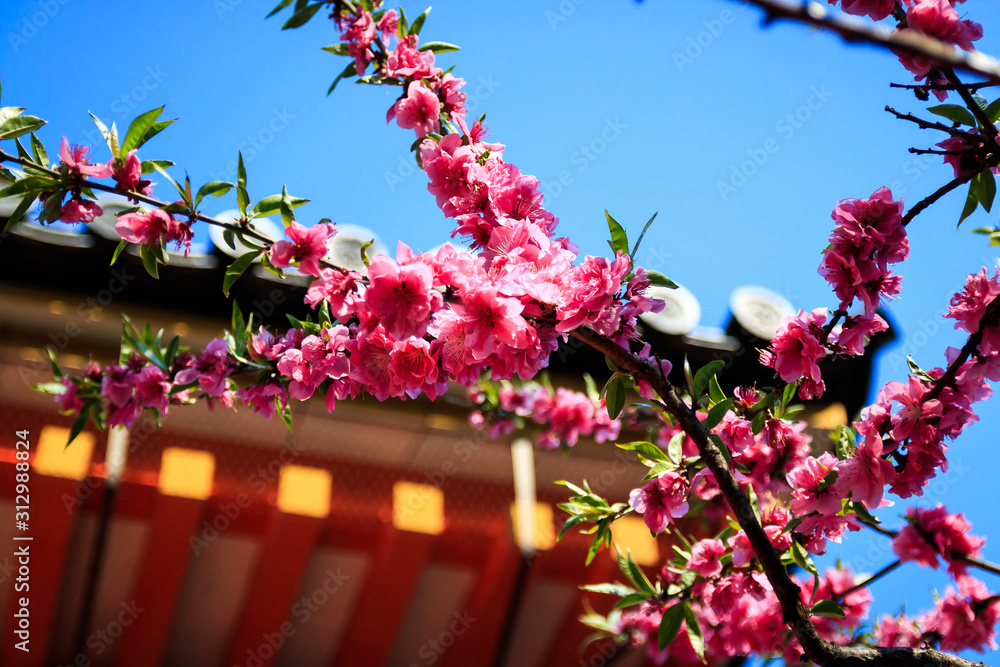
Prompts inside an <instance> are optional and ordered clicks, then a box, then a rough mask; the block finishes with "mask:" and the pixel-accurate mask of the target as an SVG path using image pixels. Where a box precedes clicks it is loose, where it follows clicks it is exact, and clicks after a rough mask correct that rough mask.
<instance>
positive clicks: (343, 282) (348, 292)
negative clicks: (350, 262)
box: [305, 268, 361, 322]
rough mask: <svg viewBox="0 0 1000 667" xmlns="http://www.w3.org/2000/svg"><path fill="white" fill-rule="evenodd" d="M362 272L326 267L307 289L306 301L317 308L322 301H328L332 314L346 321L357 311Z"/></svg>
mask: <svg viewBox="0 0 1000 667" xmlns="http://www.w3.org/2000/svg"><path fill="white" fill-rule="evenodd" d="M360 280H361V274H359V273H357V272H355V271H347V270H345V269H339V268H337V269H334V268H324V269H321V270H320V272H319V277H318V278H317V279H316V280H314V281H312V283H310V285H309V289H308V290H307V291H306V298H305V302H306V303H308V304H309V305H310V306H312V307H313V308H316V307H317V306H318V305H319V303H320V302H321V301H326V303H327V305H328V306H329V308H330V316H331V317H333V318H335V319H337V320H340V321H341V322H344V321H346V320H347V319H348V318H350V316H351V315H352V314H353V313H355V312H357V308H358V304H359V302H360V301H361V297H360V296H359V294H358V281H360Z"/></svg>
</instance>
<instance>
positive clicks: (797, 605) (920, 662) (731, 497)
mask: <svg viewBox="0 0 1000 667" xmlns="http://www.w3.org/2000/svg"><path fill="white" fill-rule="evenodd" d="M570 335H571V336H573V337H574V338H576V339H578V340H581V341H583V342H584V343H586V344H588V345H590V346H591V347H593V348H594V349H596V350H598V351H599V352H603V353H604V354H605V355H607V356H608V357H609V358H610V359H611V360H612V361H614V362H615V363H616V364H617V365H618V368H619V369H620V370H621V371H623V372H625V373H629V374H631V375H632V376H633V377H635V379H637V380H642V381H643V382H647V383H648V384H650V385H651V386H652V387H654V388H655V389H656V391H657V393H658V394H659V395H660V397H661V398H662V400H663V405H664V407H665V408H666V409H667V410H668V411H669V412H670V414H672V415H673V416H674V417H675V418H676V419H677V423H678V425H680V427H681V428H682V429H683V430H684V431H685V432H686V433H687V434H688V435H689V436H690V437H691V439H692V440H694V442H695V443H696V444H697V446H698V451H699V453H700V454H701V457H702V460H704V461H705V464H706V465H707V466H708V468H709V470H711V471H712V474H714V475H715V479H716V481H717V482H718V484H719V489H720V491H721V492H722V495H723V496H724V497H725V498H726V501H727V502H728V503H729V507H730V508H731V509H732V511H733V514H734V515H735V517H736V520H737V521H738V522H739V524H740V527H741V528H742V529H743V530H744V531H745V532H746V535H747V538H748V539H749V541H750V545H751V546H752V547H753V550H754V553H755V554H756V556H757V559H758V561H759V562H760V564H761V566H762V567H763V569H764V574H765V575H766V576H767V578H768V581H770V582H771V586H772V588H773V589H774V593H775V596H776V597H777V598H778V601H779V603H780V604H781V611H782V620H783V621H784V622H785V623H786V624H787V625H788V626H789V627H790V628H791V630H792V632H793V633H794V634H795V636H796V638H798V640H799V643H800V644H801V646H802V649H803V651H804V652H805V654H806V655H807V656H808V657H809V659H810V660H812V661H813V662H815V663H816V664H818V665H820V666H821V667H834V666H836V667H876V666H882V665H895V666H898V667H928V666H935V667H974V666H977V665H983V663H975V662H972V661H970V660H965V659H963V658H959V657H957V656H953V655H949V654H947V653H942V652H940V651H936V650H933V649H909V648H868V647H863V646H852V647H846V646H839V645H837V644H833V643H831V642H828V641H825V640H824V639H823V638H822V637H820V636H819V633H818V632H817V631H816V627H815V626H814V625H813V624H812V622H811V621H810V620H809V612H808V611H807V610H806V607H805V604H804V603H803V602H802V598H801V595H800V589H799V587H798V585H796V584H795V582H794V581H792V579H791V578H790V577H789V576H788V572H787V571H786V570H785V566H784V565H783V564H782V562H781V557H780V556H779V554H778V552H777V551H776V550H775V549H774V547H773V546H772V545H771V541H770V539H769V538H768V537H767V534H766V533H764V529H763V528H762V527H761V525H760V522H759V521H758V519H757V515H756V513H755V512H754V510H753V507H752V506H751V504H750V500H749V499H748V498H747V496H746V494H745V493H743V490H742V489H741V488H740V486H739V483H738V482H737V481H736V478H735V477H734V476H733V474H732V472H731V471H730V469H729V464H728V463H727V461H726V458H725V457H724V456H723V454H722V452H721V451H720V450H719V448H718V447H717V446H716V444H715V442H714V441H713V440H712V438H711V435H710V434H709V432H708V430H707V429H706V428H705V426H704V425H703V424H702V423H701V421H700V420H699V419H698V416H697V415H696V414H695V413H694V411H692V410H691V408H690V406H688V405H687V404H686V403H684V401H683V400H681V398H680V396H678V394H677V392H676V390H675V389H674V387H673V385H671V384H670V381H669V380H668V379H667V378H666V377H664V375H663V373H662V372H661V370H660V369H659V368H658V367H657V366H655V365H654V364H653V363H651V362H650V361H648V360H645V359H639V358H638V357H636V356H635V355H633V354H632V353H631V352H629V351H628V350H626V349H625V348H622V347H620V346H619V345H617V344H616V343H614V342H612V341H611V340H609V339H607V338H605V337H603V336H601V335H599V334H597V333H596V332H594V331H593V330H591V329H586V328H581V329H576V330H574V331H572V332H570Z"/></svg>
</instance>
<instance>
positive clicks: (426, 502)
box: [392, 482, 444, 535]
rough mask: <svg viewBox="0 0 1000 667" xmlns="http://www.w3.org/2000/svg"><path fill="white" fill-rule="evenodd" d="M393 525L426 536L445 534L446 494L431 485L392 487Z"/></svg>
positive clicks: (410, 484) (397, 483) (411, 484)
mask: <svg viewBox="0 0 1000 667" xmlns="http://www.w3.org/2000/svg"><path fill="white" fill-rule="evenodd" d="M392 525H393V526H395V527H396V528H397V529H399V530H408V531H410V532H413V533H424V534H426V535H440V534H441V533H442V532H444V492H443V491H441V489H439V488H437V487H436V486H431V485H429V484H415V483H413V482H396V483H395V484H393V485H392Z"/></svg>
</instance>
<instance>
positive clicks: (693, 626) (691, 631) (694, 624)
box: [684, 602, 705, 662]
mask: <svg viewBox="0 0 1000 667" xmlns="http://www.w3.org/2000/svg"><path fill="white" fill-rule="evenodd" d="M684 624H685V625H686V626H687V634H688V641H690V642H691V648H693V649H694V652H695V653H697V654H698V658H699V659H700V660H701V661H702V662H705V637H704V636H703V635H702V633H701V624H699V623H698V618H697V617H696V616H695V615H694V610H692V609H691V605H690V603H688V602H685V603H684Z"/></svg>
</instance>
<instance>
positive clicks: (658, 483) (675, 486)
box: [628, 470, 689, 533]
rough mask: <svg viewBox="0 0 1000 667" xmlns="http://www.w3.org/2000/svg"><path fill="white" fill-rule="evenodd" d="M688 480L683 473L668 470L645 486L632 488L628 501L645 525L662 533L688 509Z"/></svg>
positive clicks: (653, 530)
mask: <svg viewBox="0 0 1000 667" xmlns="http://www.w3.org/2000/svg"><path fill="white" fill-rule="evenodd" d="M688 491H689V487H688V482H687V479H686V478H685V477H684V475H681V474H680V473H677V472H674V471H672V470H668V471H667V472H665V473H663V474H661V475H660V476H659V477H657V478H656V479H653V480H650V482H649V483H648V484H646V486H644V487H642V488H639V489H632V493H630V494H629V497H628V502H629V505H631V506H632V509H634V510H635V511H636V512H637V513H639V514H641V515H642V518H643V520H644V521H645V522H646V527H647V528H649V529H650V530H651V531H652V532H654V533H662V532H663V531H664V530H666V529H667V526H669V525H670V524H671V522H672V521H673V520H674V519H678V518H680V517H682V516H684V515H685V514H687V511H688V502H687V497H688Z"/></svg>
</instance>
